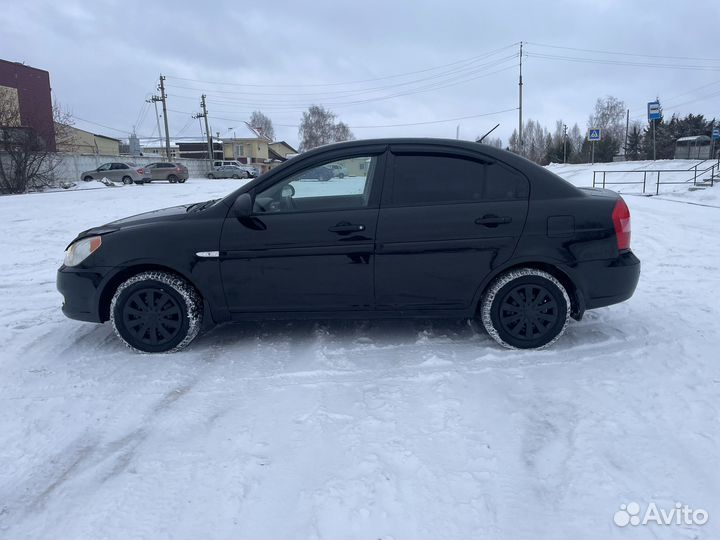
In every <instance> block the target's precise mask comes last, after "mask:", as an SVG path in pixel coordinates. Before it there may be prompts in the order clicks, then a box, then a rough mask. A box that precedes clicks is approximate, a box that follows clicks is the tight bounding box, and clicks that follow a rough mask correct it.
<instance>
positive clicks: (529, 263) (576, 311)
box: [473, 259, 585, 321]
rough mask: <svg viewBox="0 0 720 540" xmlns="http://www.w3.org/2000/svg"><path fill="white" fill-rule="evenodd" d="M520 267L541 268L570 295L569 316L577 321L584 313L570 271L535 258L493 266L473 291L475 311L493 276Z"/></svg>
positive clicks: (577, 288) (581, 300)
mask: <svg viewBox="0 0 720 540" xmlns="http://www.w3.org/2000/svg"><path fill="white" fill-rule="evenodd" d="M520 268H534V269H535V270H542V271H544V272H547V273H548V274H550V275H551V276H553V277H554V278H555V279H557V280H558V281H559V282H560V283H561V284H562V286H563V287H565V290H566V291H567V293H568V296H569V297H570V303H571V304H572V305H571V309H570V316H571V317H572V318H573V319H575V320H577V321H579V320H580V319H582V317H583V314H584V313H585V299H584V297H583V294H582V290H581V289H580V287H579V286H578V284H577V282H576V281H575V280H574V279H573V278H572V276H571V274H570V272H568V271H567V270H565V269H563V268H561V267H560V265H558V264H557V263H556V262H551V261H547V260H537V259H529V260H521V261H518V260H514V261H509V262H508V263H507V264H505V265H503V266H500V267H498V268H495V269H494V270H493V272H492V273H491V274H489V275H488V276H487V277H486V278H485V280H484V281H483V282H482V283H481V284H480V287H479V288H478V291H477V292H476V293H475V299H474V302H473V305H474V306H475V310H476V312H479V310H480V306H481V302H482V297H483V295H484V294H485V291H486V290H487V289H488V287H490V285H491V284H492V282H493V281H495V278H497V277H498V276H500V275H502V274H504V273H506V272H509V271H512V270H518V269H520Z"/></svg>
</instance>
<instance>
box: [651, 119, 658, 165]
mask: <svg viewBox="0 0 720 540" xmlns="http://www.w3.org/2000/svg"><path fill="white" fill-rule="evenodd" d="M651 122H652V126H653V161H655V160H656V159H657V158H656V152H655V124H657V120H651Z"/></svg>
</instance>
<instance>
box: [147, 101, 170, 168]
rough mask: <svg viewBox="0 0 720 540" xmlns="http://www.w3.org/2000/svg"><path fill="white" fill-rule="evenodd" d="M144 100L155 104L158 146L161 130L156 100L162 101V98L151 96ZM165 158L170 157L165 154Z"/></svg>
mask: <svg viewBox="0 0 720 540" xmlns="http://www.w3.org/2000/svg"><path fill="white" fill-rule="evenodd" d="M145 101H146V102H148V103H152V104H153V105H155V120H157V130H158V146H159V143H160V141H161V140H162V130H161V129H160V115H159V114H158V110H157V102H158V101H162V100H161V99H160V96H152V97H151V98H150V99H146V100H145ZM167 158H168V160H169V159H170V157H169V156H167Z"/></svg>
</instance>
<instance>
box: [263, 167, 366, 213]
mask: <svg viewBox="0 0 720 540" xmlns="http://www.w3.org/2000/svg"><path fill="white" fill-rule="evenodd" d="M376 164H377V157H375V156H359V157H351V158H345V159H339V160H336V161H331V162H328V163H323V164H321V165H314V166H313V167H310V168H307V169H304V170H302V171H300V172H298V173H295V174H293V175H291V176H289V177H287V178H285V179H283V180H281V181H279V182H277V183H276V184H274V185H272V186H270V187H269V188H267V189H265V190H264V191H262V192H260V193H258V194H257V196H256V197H255V203H254V205H253V213H254V214H267V213H278V212H311V211H323V210H340V209H344V208H363V207H365V206H367V204H368V200H369V198H370V189H371V187H372V178H373V176H374V174H375V168H376Z"/></svg>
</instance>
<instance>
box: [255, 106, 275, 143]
mask: <svg viewBox="0 0 720 540" xmlns="http://www.w3.org/2000/svg"><path fill="white" fill-rule="evenodd" d="M250 125H251V126H252V127H253V128H254V129H256V130H257V131H258V132H259V133H260V134H262V135H263V136H264V137H266V138H267V139H268V140H269V141H274V140H275V128H274V127H273V123H272V120H270V118H269V117H267V116H265V115H264V114H263V113H262V112H260V111H253V113H252V114H251V115H250Z"/></svg>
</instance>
